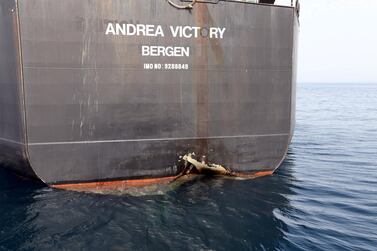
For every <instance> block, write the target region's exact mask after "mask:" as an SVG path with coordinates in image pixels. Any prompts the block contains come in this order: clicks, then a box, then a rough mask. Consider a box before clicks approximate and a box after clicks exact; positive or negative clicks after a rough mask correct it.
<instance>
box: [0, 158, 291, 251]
mask: <svg viewBox="0 0 377 251" xmlns="http://www.w3.org/2000/svg"><path fill="white" fill-rule="evenodd" d="M294 162H295V161H294V154H293V153H288V156H287V159H286V161H285V162H284V163H283V165H282V166H281V167H280V169H279V170H278V172H277V173H276V174H275V175H273V176H270V177H264V178H258V179H255V180H247V181H240V180H231V179H223V178H211V177H203V178H200V179H198V180H195V181H192V182H186V183H184V184H181V185H180V186H178V187H176V188H175V189H173V190H170V191H167V192H166V193H164V194H162V195H159V196H143V197H133V196H127V195H123V196H114V195H98V194H88V193H78V192H70V191H63V190H55V189H51V188H47V187H44V186H41V185H40V184H36V183H34V182H32V181H28V180H23V179H21V178H19V177H16V176H14V175H12V174H10V173H9V172H7V171H5V170H3V169H0V222H1V226H0V249H1V250H3V249H4V250H51V249H54V250H61V249H70V250H72V249H73V250H77V249H81V250H82V249H84V250H90V249H105V248H106V249H110V250H125V249H133V250H134V249H138V250H140V249H141V250H146V249H148V250H150V249H153V250H175V249H179V250H199V249H215V250H230V249H232V250H251V249H266V250H270V249H276V248H279V247H280V248H281V247H283V246H284V242H285V240H286V238H285V237H286V236H285V233H286V232H287V231H288V230H287V226H286V224H285V223H284V222H283V221H282V220H279V217H276V214H279V215H281V214H285V212H289V211H291V210H292V208H291V205H290V199H289V198H290V196H292V195H294V191H293V185H294V181H295V178H294V176H293V173H292V172H293V171H292V170H293V168H294Z"/></svg>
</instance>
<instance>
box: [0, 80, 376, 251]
mask: <svg viewBox="0 0 377 251" xmlns="http://www.w3.org/2000/svg"><path fill="white" fill-rule="evenodd" d="M298 94H299V97H298V113H297V128H296V135H295V137H294V141H293V144H292V145H291V149H290V151H289V153H288V156H287V158H286V160H285V162H284V163H283V165H282V166H281V168H280V169H279V170H278V172H277V173H276V174H275V175H273V176H270V177H264V178H259V179H255V180H245V181H239V180H232V179H220V178H201V179H199V180H197V181H195V182H186V183H183V184H181V185H180V186H178V187H176V188H174V189H172V190H161V195H153V196H152V195H149V196H142V197H133V196H129V195H122V196H115V195H98V194H86V193H77V192H69V191H61V190H54V189H50V188H46V187H44V186H41V185H38V184H35V183H33V182H30V181H27V180H22V179H20V178H18V177H15V176H13V175H11V174H9V173H8V172H6V171H5V170H2V169H0V250H98V249H99V250H101V249H105V250H202V249H203V250H209V249H210V250H342V251H343V250H376V249H375V247H376V243H377V232H376V229H377V164H376V163H377V161H376V153H377V129H376V128H377V85H316V84H312V85H305V86H301V88H299V92H298ZM351 101H352V102H351Z"/></svg>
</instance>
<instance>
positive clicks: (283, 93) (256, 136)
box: [0, 0, 298, 185]
mask: <svg viewBox="0 0 377 251" xmlns="http://www.w3.org/2000/svg"><path fill="white" fill-rule="evenodd" d="M17 3H18V6H16V2H15V1H14V0H4V1H1V2H0V10H1V12H0V32H1V33H0V34H2V36H1V37H0V40H1V42H0V53H1V57H0V63H1V67H0V73H1V74H0V83H1V90H2V91H1V93H0V102H1V106H0V115H1V116H0V138H1V139H0V150H1V151H0V152H1V153H0V163H1V164H2V165H3V164H6V166H7V167H9V168H11V169H15V170H17V171H18V172H20V173H23V174H28V175H29V176H30V175H31V176H37V177H38V178H39V179H41V180H43V181H44V182H45V183H47V184H50V185H52V184H55V185H61V184H66V183H68V184H75V183H81V182H91V183H93V184H96V183H101V182H105V181H106V182H108V181H118V180H125V179H143V178H149V179H152V180H153V179H156V178H161V177H176V176H177V175H179V174H180V173H181V172H182V170H183V168H184V166H183V165H182V163H181V162H179V159H180V158H179V156H184V155H185V154H187V153H190V152H195V153H196V154H197V155H198V156H205V157H206V160H207V161H208V162H209V163H219V164H221V165H223V166H226V167H229V168H230V169H231V170H232V171H233V172H236V173H240V174H242V173H244V174H246V175H247V174H250V175H253V174H255V173H264V174H265V173H272V172H273V171H274V170H275V169H276V168H277V167H278V166H279V164H280V163H281V161H282V160H283V158H284V156H285V154H286V151H287V147H288V145H289V142H290V140H291V137H292V135H293V128H294V114H295V84H296V80H295V72H296V70H295V69H296V53H295V51H296V42H295V41H296V35H297V27H298V23H297V18H296V11H295V9H294V8H292V7H281V6H272V5H266V4H261V5H259V4H251V3H241V2H232V1H219V2H218V3H217V4H210V3H204V2H197V3H196V4H195V7H194V8H193V9H192V10H178V9H176V8H174V7H172V6H171V5H169V4H168V3H167V2H166V1H165V0H153V1H147V0H143V1H141V0H129V1H123V0H109V1H103V0H91V1H77V0H64V1H59V0H33V1H27V0H18V1H17ZM12 10H13V12H12ZM109 23H112V24H114V25H115V24H119V25H121V24H133V25H134V26H135V27H136V26H137V25H138V24H139V25H140V24H143V25H147V24H148V25H155V26H157V25H160V26H161V27H162V28H163V30H164V31H165V32H166V33H165V36H142V35H140V36H137V35H134V36H129V35H111V34H110V35H109V34H106V32H108V33H111V29H110V31H109V30H108V29H109V28H108V27H109V26H108V25H109ZM170 26H174V27H176V26H182V27H185V26H190V27H200V28H201V30H200V32H203V34H202V33H200V35H199V36H198V37H195V38H194V37H191V38H183V37H182V38H181V37H174V36H172V35H171V34H170V33H169V32H168V31H169V27H170ZM119 27H121V26H119ZM210 27H213V28H214V29H217V28H219V29H220V30H221V29H223V30H222V31H224V34H223V37H221V38H220V35H219V34H220V31H219V33H216V34H212V35H213V36H212V37H209V35H208V32H209V28H210ZM110 28H111V27H110ZM198 30H199V28H198ZM3 34H4V35H3ZM142 46H148V48H149V46H155V47H153V48H156V51H157V52H159V51H158V50H160V49H161V50H164V48H165V49H166V48H168V47H169V48H178V49H179V48H181V47H183V48H189V52H190V55H189V56H184V55H183V56H178V55H177V56H166V55H165V56H143V55H142V48H143V47H142ZM151 48H152V47H151ZM164 53H167V52H166V51H164ZM159 64H161V67H162V68H158V67H157V66H158V65H159ZM148 65H153V66H155V65H156V67H157V68H153V69H149V68H148V67H146V66H148ZM169 65H173V66H174V65H179V66H183V67H184V69H171V68H169V67H168V66H169ZM165 66H167V67H165ZM186 66H187V68H185V67H186Z"/></svg>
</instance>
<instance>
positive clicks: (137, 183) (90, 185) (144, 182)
mask: <svg viewBox="0 0 377 251" xmlns="http://www.w3.org/2000/svg"><path fill="white" fill-rule="evenodd" d="M273 173H274V172H273V171H261V172H253V173H237V174H235V176H232V177H236V178H237V177H238V178H243V179H255V178H259V177H263V176H268V175H272V174H273ZM194 175H196V174H187V175H184V176H179V175H178V176H170V177H163V178H150V179H138V180H117V181H103V182H87V183H72V184H56V185H51V187H53V188H57V189H63V190H72V191H94V190H119V189H127V188H134V187H146V186H152V185H167V184H170V183H172V182H174V181H175V180H177V178H180V179H181V178H184V177H186V176H187V177H189V176H190V177H192V176H194Z"/></svg>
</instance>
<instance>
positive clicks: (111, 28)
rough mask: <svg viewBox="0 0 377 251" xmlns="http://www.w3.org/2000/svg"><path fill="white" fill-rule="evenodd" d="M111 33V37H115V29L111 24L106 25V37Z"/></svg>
mask: <svg viewBox="0 0 377 251" xmlns="http://www.w3.org/2000/svg"><path fill="white" fill-rule="evenodd" d="M110 33H111V35H115V29H114V26H113V24H112V23H108V24H107V28H106V33H105V34H106V35H109V34H110Z"/></svg>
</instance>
